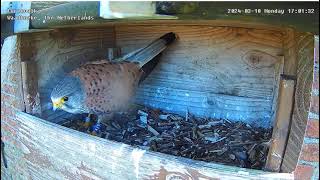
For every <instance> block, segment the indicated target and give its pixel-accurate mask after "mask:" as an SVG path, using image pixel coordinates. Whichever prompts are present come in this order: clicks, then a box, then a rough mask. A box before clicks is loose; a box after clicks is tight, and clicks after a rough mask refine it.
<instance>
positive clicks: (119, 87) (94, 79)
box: [71, 60, 142, 114]
mask: <svg viewBox="0 0 320 180" xmlns="http://www.w3.org/2000/svg"><path fill="white" fill-rule="evenodd" d="M71 75H72V76H74V77H78V78H79V79H80V80H81V82H82V84H83V87H84V90H85V97H86V98H85V105H86V107H88V109H89V111H90V113H96V114H100V113H110V112H115V111H121V110H124V108H125V107H126V106H127V103H128V102H129V101H130V99H131V97H132V96H133V94H134V91H135V89H136V87H137V86H138V82H139V79H140V77H141V75H142V71H141V70H140V68H139V66H138V65H137V63H132V62H121V63H112V62H108V61H106V60H102V61H96V62H92V63H88V64H85V65H83V66H81V67H80V68H78V69H76V70H74V71H73V72H71Z"/></svg>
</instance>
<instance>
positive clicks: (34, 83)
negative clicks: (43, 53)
mask: <svg viewBox="0 0 320 180" xmlns="http://www.w3.org/2000/svg"><path fill="white" fill-rule="evenodd" d="M21 74H22V86H23V98H24V105H25V108H26V112H27V113H30V114H33V115H36V116H39V117H41V112H42V111H41V105H40V94H39V90H38V76H37V66H36V63H35V62H34V61H25V62H21Z"/></svg>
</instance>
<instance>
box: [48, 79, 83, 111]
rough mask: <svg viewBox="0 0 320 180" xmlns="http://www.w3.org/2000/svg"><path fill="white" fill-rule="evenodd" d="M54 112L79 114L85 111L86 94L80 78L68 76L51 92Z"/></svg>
mask: <svg viewBox="0 0 320 180" xmlns="http://www.w3.org/2000/svg"><path fill="white" fill-rule="evenodd" d="M50 98H51V101H52V104H53V110H56V109H62V110H64V111H67V112H69V113H73V114H77V113H83V112H84V111H85V93H84V90H83V87H82V84H81V81H80V79H79V78H77V77H74V76H66V77H65V78H64V79H63V80H62V81H60V82H59V83H58V84H57V85H56V87H55V88H54V89H53V91H52V92H51V96H50Z"/></svg>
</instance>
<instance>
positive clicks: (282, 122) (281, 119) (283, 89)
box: [265, 76, 295, 172]
mask: <svg viewBox="0 0 320 180" xmlns="http://www.w3.org/2000/svg"><path fill="white" fill-rule="evenodd" d="M294 90H295V80H293V79H290V76H282V77H281V83H280V92H279V102H278V110H277V112H276V121H275V125H274V127H273V133H272V138H271V145H270V148H269V153H268V157H267V162H266V165H265V169H267V170H269V171H275V172H279V171H280V166H281V163H282V159H283V154H284V151H285V146H286V144H287V137H288V132H289V128H290V126H289V125H290V122H291V114H292V108H293V101H294V98H293V97H294Z"/></svg>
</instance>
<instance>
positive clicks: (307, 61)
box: [281, 33, 314, 172]
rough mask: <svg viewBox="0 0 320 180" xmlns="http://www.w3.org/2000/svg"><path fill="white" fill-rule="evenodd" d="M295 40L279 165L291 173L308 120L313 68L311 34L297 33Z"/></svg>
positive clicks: (312, 39)
mask: <svg viewBox="0 0 320 180" xmlns="http://www.w3.org/2000/svg"><path fill="white" fill-rule="evenodd" d="M296 39H297V55H298V56H297V84H296V91H295V100H294V109H293V114H292V120H291V122H292V123H291V128H290V132H289V133H290V134H289V138H288V142H287V147H286V151H285V155H284V159H283V163H282V165H281V171H283V172H293V171H294V169H295V167H296V165H297V161H298V158H299V154H300V151H301V147H302V144H303V138H304V133H305V129H306V125H307V120H308V111H309V103H310V92H311V86H312V80H313V77H312V75H313V68H314V49H313V48H314V37H313V35H311V34H307V33H299V34H297V35H296Z"/></svg>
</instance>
